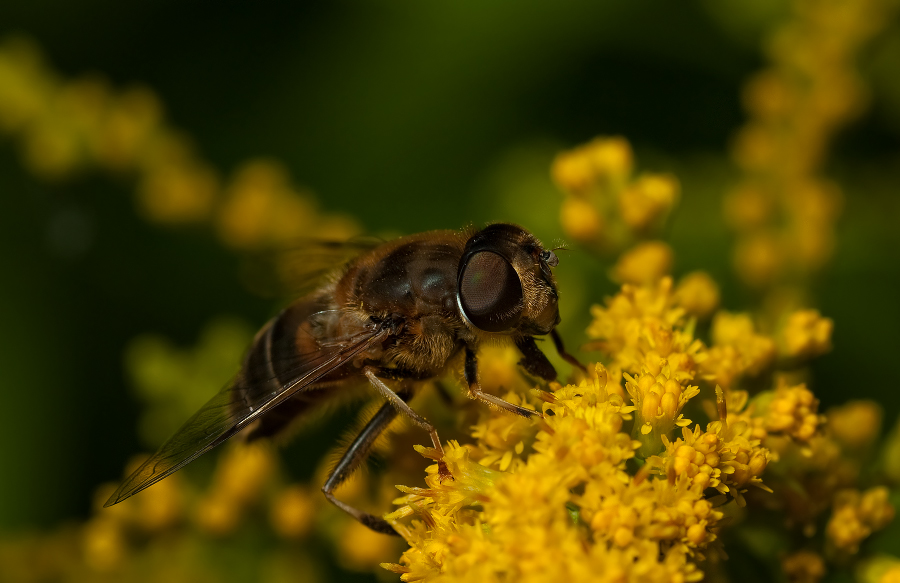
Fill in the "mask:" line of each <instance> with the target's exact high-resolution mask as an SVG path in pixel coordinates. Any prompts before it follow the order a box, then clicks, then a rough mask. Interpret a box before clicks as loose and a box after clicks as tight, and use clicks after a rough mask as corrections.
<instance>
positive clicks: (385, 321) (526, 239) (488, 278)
mask: <svg viewBox="0 0 900 583" xmlns="http://www.w3.org/2000/svg"><path fill="white" fill-rule="evenodd" d="M558 262H559V260H558V258H557V256H556V254H555V253H554V252H553V251H552V250H547V249H544V248H543V247H542V246H541V243H540V242H539V241H538V240H537V239H536V238H535V237H534V235H532V234H531V233H529V232H528V231H526V230H525V229H523V228H522V227H519V226H517V225H512V224H505V223H497V224H492V225H489V226H487V227H485V228H484V229H481V230H478V231H472V230H468V231H463V232H456V231H432V232H427V233H421V234H418V235H411V236H407V237H401V238H399V239H396V240H394V241H389V242H385V243H381V244H380V245H378V246H375V247H372V248H370V249H369V250H367V251H364V252H362V253H361V254H359V255H358V256H357V257H356V258H355V259H352V260H350V261H349V262H348V263H347V264H346V265H344V266H343V267H342V268H340V269H339V270H338V271H337V272H336V273H335V274H334V275H333V276H332V277H331V278H329V279H328V280H327V282H326V283H325V284H324V285H322V286H321V287H320V288H319V289H317V290H315V291H313V292H311V293H309V294H308V295H306V296H304V297H302V298H300V299H298V300H296V301H294V302H293V303H292V304H291V305H289V306H288V307H287V308H286V309H284V310H283V311H282V312H281V313H280V314H279V315H277V316H276V317H275V318H273V319H272V320H271V321H269V322H268V323H267V324H266V325H265V326H264V327H263V328H262V329H261V330H260V331H259V332H258V333H257V335H256V337H255V338H254V340H253V343H252V345H251V347H250V349H249V351H248V352H247V356H246V357H245V360H244V363H243V366H242V368H241V370H240V372H239V373H238V374H237V376H236V377H235V379H234V380H233V382H232V383H231V384H229V385H228V386H226V387H225V388H224V389H223V390H222V391H220V392H219V393H218V394H216V395H215V396H214V397H213V398H212V399H210V401H209V402H208V403H206V405H204V406H203V407H202V408H201V409H200V410H199V411H198V412H197V413H195V414H194V416H193V417H191V418H190V419H188V420H187V422H185V424H184V425H183V426H182V427H181V428H180V429H179V430H178V431H177V432H176V433H175V435H174V436H173V437H172V438H171V439H169V441H167V442H166V443H165V444H163V446H162V447H161V448H160V450H159V451H158V452H156V453H155V454H154V455H153V456H151V457H150V458H149V459H148V460H147V461H146V462H144V463H143V464H142V465H141V466H140V467H139V468H138V469H137V470H135V472H134V473H133V474H131V476H129V477H128V478H127V479H126V480H125V481H124V482H123V483H122V485H121V486H119V488H118V489H117V490H116V491H115V492H114V493H113V494H112V496H111V497H110V498H109V500H108V501H107V502H106V504H105V506H111V505H113V504H117V503H119V502H121V501H122V500H124V499H126V498H128V497H130V496H132V495H134V494H136V493H138V492H140V491H141V490H143V489H145V488H147V487H149V486H151V485H153V484H155V483H156V482H158V481H160V480H162V479H163V478H165V477H166V476H168V475H170V474H172V473H173V472H175V471H177V470H178V469H180V468H182V467H184V466H185V465H186V464H188V463H190V462H191V461H192V460H194V459H196V458H197V457H199V456H201V455H203V454H204V453H206V452H207V451H209V450H210V449H212V448H214V447H216V446H217V445H219V444H221V443H222V442H224V441H225V440H227V439H229V438H230V437H233V436H234V435H236V434H238V433H240V432H243V434H242V436H243V437H245V438H247V439H256V438H260V437H269V436H274V435H276V434H278V433H279V432H281V431H282V430H283V429H285V428H286V427H287V426H288V425H289V424H290V423H291V422H292V421H293V420H294V419H296V418H297V417H298V416H300V415H302V414H303V413H304V412H306V411H308V410H309V409H311V408H312V407H314V406H315V405H316V404H318V403H321V402H322V401H325V400H328V399H329V398H332V397H335V396H336V395H337V394H339V393H341V391H342V390H343V389H344V388H346V387H348V386H350V385H353V384H362V383H366V382H368V383H369V384H370V385H371V386H372V387H373V388H374V389H376V391H377V392H378V393H379V394H380V395H381V397H383V398H384V399H385V400H386V403H384V404H383V405H382V406H381V408H380V409H379V410H378V412H377V413H376V414H375V416H374V417H373V418H372V419H371V420H370V421H369V422H368V424H367V425H366V426H365V427H364V428H363V429H362V431H361V432H360V434H359V435H358V436H357V437H356V438H355V440H354V441H353V442H352V443H351V445H350V446H349V448H348V449H347V451H346V452H345V453H344V454H343V457H341V459H340V461H338V463H337V465H336V466H335V468H334V470H333V471H332V473H331V474H330V475H329V477H328V479H327V480H326V482H325V485H324V486H323V487H322V491H323V492H324V494H325V496H326V497H327V498H328V500H330V501H331V502H332V503H333V504H335V505H336V506H338V507H339V508H341V509H342V510H344V511H345V512H347V513H348V514H350V515H351V516H353V517H354V518H356V519H357V520H359V521H360V522H361V523H363V524H364V525H366V526H368V527H369V528H371V529H372V530H375V531H378V532H383V533H386V534H396V533H395V531H394V529H393V528H392V527H391V525H390V524H388V523H387V522H386V521H385V520H384V519H382V518H380V517H377V516H374V515H372V514H369V513H366V512H363V511H361V510H359V509H357V508H354V507H352V506H350V505H349V504H346V503H344V502H342V501H340V500H338V499H337V498H336V497H335V495H334V490H335V489H336V488H337V486H339V485H340V484H341V483H342V482H344V481H345V480H346V479H347V478H348V477H349V476H350V474H352V473H353V471H354V470H355V469H357V468H358V467H359V465H360V464H361V463H362V461H363V460H364V459H365V458H366V456H367V455H368V453H369V451H370V450H371V448H372V446H373V444H374V443H375V440H376V438H377V437H378V435H379V434H380V433H381V432H382V431H383V430H384V429H386V428H387V426H388V425H389V424H390V423H391V421H392V420H393V419H394V418H395V417H396V416H397V415H398V414H400V413H402V414H404V415H407V416H408V417H409V418H410V419H411V420H412V421H413V422H415V423H416V424H417V425H419V426H420V427H422V428H423V429H425V430H426V431H427V432H428V433H429V434H430V436H431V440H432V443H433V445H434V448H435V450H437V452H438V454H439V455H443V449H442V448H441V441H440V438H439V437H438V434H437V431H436V430H435V428H434V426H433V425H432V424H431V423H429V422H428V421H427V420H426V419H424V418H423V417H422V416H420V415H419V414H418V413H416V412H415V411H414V410H413V409H412V408H411V407H410V406H409V405H408V404H407V401H408V400H409V399H410V398H411V397H412V396H413V394H414V392H415V389H416V388H417V387H418V386H419V385H421V384H422V381H426V380H428V379H432V378H434V377H437V376H438V375H440V374H441V373H442V372H443V371H444V370H445V369H446V368H447V367H448V362H449V361H451V359H453V358H454V357H455V356H456V355H457V354H459V353H464V363H465V364H464V378H465V382H466V384H467V385H468V386H467V390H468V396H469V397H470V398H472V399H476V400H478V401H481V402H483V403H486V404H488V405H490V406H493V407H498V408H500V409H503V410H506V411H509V412H511V413H514V414H518V415H522V416H525V417H529V416H532V415H536V414H537V413H536V412H535V411H532V410H529V409H526V408H523V407H519V406H517V405H514V404H512V403H509V402H507V401H505V400H503V399H501V398H499V397H496V396H494V395H491V394H488V393H485V392H483V391H482V389H481V387H480V385H479V383H478V370H477V369H478V360H477V352H478V346H479V344H480V343H482V342H484V341H488V340H496V339H501V340H504V339H505V340H506V341H510V340H511V341H512V342H514V343H515V345H516V347H518V349H519V350H520V351H521V353H522V355H523V358H522V359H521V360H520V362H519V363H520V365H521V366H522V367H523V368H524V369H525V370H526V371H527V372H528V373H530V374H532V375H534V376H536V377H540V378H542V379H546V380H553V379H555V378H556V371H555V370H554V368H553V365H551V364H550V362H549V361H548V360H547V357H546V356H544V353H543V352H541V350H540V349H539V348H538V347H537V344H536V343H535V340H534V337H535V336H542V335H546V334H550V335H551V337H552V338H553V341H554V344H555V345H556V348H557V350H558V352H559V353H560V355H561V356H562V357H563V358H564V359H566V360H567V361H568V362H570V363H572V364H573V365H575V366H579V367H581V365H580V364H579V363H578V361H577V360H576V359H575V358H574V357H572V356H571V355H569V354H567V353H566V351H565V349H564V347H563V344H562V341H561V339H560V337H559V335H558V333H557V332H556V330H555V328H556V326H557V324H559V321H560V318H559V310H558V306H557V302H558V292H557V289H556V283H555V280H554V278H553V274H552V273H551V270H550V268H551V267H555V266H556V265H557V264H558ZM392 386H393V388H392ZM438 467H439V471H440V473H441V475H442V478H445V479H452V476H451V475H450V474H449V472H448V471H447V468H446V466H445V465H444V464H443V462H439V466H438Z"/></svg>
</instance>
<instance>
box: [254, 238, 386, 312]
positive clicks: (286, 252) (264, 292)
mask: <svg viewBox="0 0 900 583" xmlns="http://www.w3.org/2000/svg"><path fill="white" fill-rule="evenodd" d="M382 243H384V241H383V240H381V239H377V238H374V237H356V238H353V239H350V240H348V241H325V240H319V239H304V240H296V241H293V242H292V243H290V244H289V245H287V246H285V247H280V248H278V249H264V250H260V251H256V252H252V253H249V254H247V255H245V256H244V257H242V258H241V265H240V277H241V281H242V282H243V283H244V284H245V285H246V286H247V288H248V289H250V291H252V292H253V293H255V294H257V295H259V296H262V297H267V298H280V299H283V298H294V297H299V296H302V295H304V294H306V293H307V292H310V291H312V290H314V289H316V288H318V287H319V286H320V285H321V283H322V280H323V279H325V278H326V277H328V275H330V274H331V273H333V272H334V271H335V270H337V269H339V268H340V267H341V266H343V265H345V264H346V263H347V262H349V261H350V260H351V259H353V258H355V257H357V256H359V255H361V254H363V253H365V252H367V251H371V250H372V249H374V248H376V247H378V246H379V245H381V244H382Z"/></svg>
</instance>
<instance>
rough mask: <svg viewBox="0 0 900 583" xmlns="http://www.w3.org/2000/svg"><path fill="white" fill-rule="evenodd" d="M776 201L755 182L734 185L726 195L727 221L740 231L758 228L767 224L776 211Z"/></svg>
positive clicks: (725, 211) (724, 204)
mask: <svg viewBox="0 0 900 583" xmlns="http://www.w3.org/2000/svg"><path fill="white" fill-rule="evenodd" d="M774 206H775V203H774V201H773V200H772V197H770V196H769V195H768V193H767V192H766V191H765V189H764V188H762V187H761V186H760V185H758V184H754V183H744V184H740V185H738V186H736V187H734V188H733V189H732V190H730V191H729V192H728V194H726V195H725V200H724V201H723V211H724V213H725V221H726V222H727V223H728V225H729V226H730V227H731V228H732V229H734V230H735V231H738V232H747V231H752V230H755V229H758V228H760V227H762V226H764V225H765V224H766V222H767V221H768V220H769V218H770V217H771V216H772V213H773V212H774Z"/></svg>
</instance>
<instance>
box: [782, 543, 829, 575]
mask: <svg viewBox="0 0 900 583" xmlns="http://www.w3.org/2000/svg"><path fill="white" fill-rule="evenodd" d="M781 570H782V571H783V572H784V575H785V577H787V579H788V581H790V582H791V583H818V582H819V581H820V580H821V579H822V577H824V576H825V572H826V571H825V560H824V559H822V556H821V555H819V554H818V553H814V552H812V551H797V552H796V553H792V554H790V555H788V556H786V557H784V558H783V559H781Z"/></svg>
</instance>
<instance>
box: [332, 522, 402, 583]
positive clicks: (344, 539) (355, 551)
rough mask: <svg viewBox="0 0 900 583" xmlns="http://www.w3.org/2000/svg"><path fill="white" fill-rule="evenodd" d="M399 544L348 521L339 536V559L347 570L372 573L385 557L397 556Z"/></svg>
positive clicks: (395, 540)
mask: <svg viewBox="0 0 900 583" xmlns="http://www.w3.org/2000/svg"><path fill="white" fill-rule="evenodd" d="M399 542H400V541H398V540H397V539H396V538H395V537H387V536H384V535H383V534H380V533H377V532H374V531H372V530H370V529H369V528H368V527H366V526H363V525H362V524H360V523H359V522H356V521H355V520H348V521H346V526H345V527H344V528H343V530H342V532H341V533H340V535H339V536H338V551H339V555H338V558H339V560H340V563H341V565H342V566H344V567H345V568H348V569H352V570H354V571H369V572H371V570H372V569H373V568H374V567H377V566H378V564H379V563H380V561H381V560H382V559H384V557H390V556H392V555H393V556H396V553H397V552H398V547H399V544H398V543H399Z"/></svg>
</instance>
